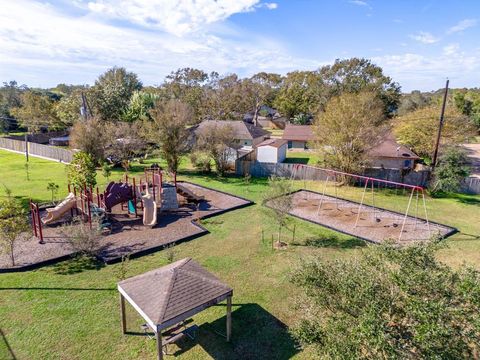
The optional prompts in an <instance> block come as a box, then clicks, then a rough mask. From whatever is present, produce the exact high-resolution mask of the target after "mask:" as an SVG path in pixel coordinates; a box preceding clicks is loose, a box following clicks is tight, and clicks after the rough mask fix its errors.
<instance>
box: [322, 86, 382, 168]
mask: <svg viewBox="0 0 480 360" xmlns="http://www.w3.org/2000/svg"><path fill="white" fill-rule="evenodd" d="M383 106H384V105H383V103H382V101H381V100H380V99H379V98H378V95H376V94H375V93H368V92H361V93H357V94H355V93H345V94H343V95H340V96H338V97H334V98H332V99H331V100H330V101H329V102H328V103H327V104H326V106H325V111H322V112H320V113H319V114H318V116H317V117H316V119H315V123H314V126H313V132H314V134H315V139H316V140H315V147H316V149H318V151H319V152H320V157H321V158H323V159H325V163H326V164H327V166H329V167H331V168H333V169H338V170H341V171H345V172H349V173H352V172H353V173H354V172H357V171H359V170H360V168H361V166H362V165H363V164H364V162H365V161H366V155H367V151H368V150H369V149H370V148H371V147H372V146H374V145H375V144H377V143H378V142H379V141H380V139H381V138H382V136H384V135H385V132H386V130H387V129H386V126H385V121H384V120H385V115H384V107H383Z"/></svg>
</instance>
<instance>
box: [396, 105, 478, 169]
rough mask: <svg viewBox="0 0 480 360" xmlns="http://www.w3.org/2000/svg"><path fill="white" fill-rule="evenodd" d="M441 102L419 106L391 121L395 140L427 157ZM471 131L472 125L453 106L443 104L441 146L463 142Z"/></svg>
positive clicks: (434, 138) (472, 130)
mask: <svg viewBox="0 0 480 360" xmlns="http://www.w3.org/2000/svg"><path fill="white" fill-rule="evenodd" d="M440 106H441V104H435V103H434V104H432V105H430V106H427V107H424V108H420V109H418V110H415V111H413V112H410V113H408V114H405V115H404V116H400V117H398V118H397V119H396V120H395V126H394V132H395V135H396V137H397V139H398V141H399V142H400V143H402V144H404V145H407V146H409V147H410V148H412V150H413V151H415V152H416V153H417V154H418V155H419V156H421V157H423V158H425V159H427V160H428V159H431V158H432V156H433V152H434V147H435V140H436V136H437V131H438V121H439V116H440ZM474 134H475V127H474V125H473V123H472V121H471V119H469V118H468V116H465V115H463V114H461V113H460V112H459V111H458V110H457V109H456V108H455V107H453V106H447V108H446V110H445V123H444V126H443V129H442V137H441V139H440V140H441V142H440V144H441V146H444V145H457V144H461V143H463V142H466V141H468V140H469V138H471V137H472V136H473V135H474Z"/></svg>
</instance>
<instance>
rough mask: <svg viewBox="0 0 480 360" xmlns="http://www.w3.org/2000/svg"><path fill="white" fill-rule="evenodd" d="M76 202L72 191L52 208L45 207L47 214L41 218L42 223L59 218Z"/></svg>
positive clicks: (48, 222)
mask: <svg viewBox="0 0 480 360" xmlns="http://www.w3.org/2000/svg"><path fill="white" fill-rule="evenodd" d="M76 204H77V199H76V198H75V195H74V194H73V193H70V194H68V196H67V197H66V198H65V199H64V200H63V201H62V202H61V203H60V204H58V205H57V206H55V207H54V208H50V209H47V215H46V216H45V217H43V218H42V223H44V224H45V225H47V224H50V223H52V222H54V221H56V220H58V219H60V218H61V217H62V216H63V215H65V213H66V212H67V211H69V210H70V209H73V208H74V207H75V206H76Z"/></svg>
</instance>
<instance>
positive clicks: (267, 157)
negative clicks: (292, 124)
mask: <svg viewBox="0 0 480 360" xmlns="http://www.w3.org/2000/svg"><path fill="white" fill-rule="evenodd" d="M287 145H288V142H287V141H286V140H282V139H267V140H265V141H264V142H262V143H260V144H258V145H257V161H258V162H263V163H281V162H283V161H284V160H285V158H286V157H287Z"/></svg>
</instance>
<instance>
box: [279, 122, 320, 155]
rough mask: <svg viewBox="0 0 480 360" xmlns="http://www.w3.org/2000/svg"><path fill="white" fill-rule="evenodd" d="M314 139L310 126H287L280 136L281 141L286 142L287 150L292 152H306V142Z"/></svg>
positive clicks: (307, 146)
mask: <svg viewBox="0 0 480 360" xmlns="http://www.w3.org/2000/svg"><path fill="white" fill-rule="evenodd" d="M314 138H315V137H314V135H313V130H312V126H311V125H294V124H287V125H286V126H285V131H284V132H283V136H282V139H283V140H286V141H287V142H288V148H289V149H292V150H294V149H296V150H307V149H308V148H309V145H308V142H310V141H313V140H314Z"/></svg>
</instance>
